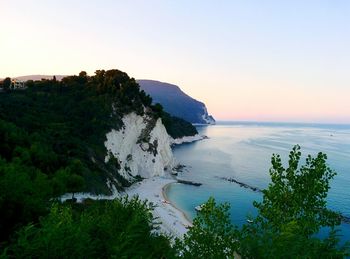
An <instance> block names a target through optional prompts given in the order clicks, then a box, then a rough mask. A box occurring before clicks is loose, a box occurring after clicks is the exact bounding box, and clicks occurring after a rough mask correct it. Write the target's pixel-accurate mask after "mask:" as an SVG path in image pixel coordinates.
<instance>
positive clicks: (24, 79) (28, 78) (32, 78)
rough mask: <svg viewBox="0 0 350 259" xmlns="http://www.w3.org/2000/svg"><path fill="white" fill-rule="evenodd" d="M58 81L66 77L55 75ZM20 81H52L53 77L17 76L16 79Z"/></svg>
mask: <svg viewBox="0 0 350 259" xmlns="http://www.w3.org/2000/svg"><path fill="white" fill-rule="evenodd" d="M55 76H56V79H57V80H61V79H62V78H63V77H66V75H55ZM14 78H16V79H18V80H22V81H27V80H34V81H35V80H41V79H52V78H53V75H29V76H17V77H14Z"/></svg>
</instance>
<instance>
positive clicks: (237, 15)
mask: <svg viewBox="0 0 350 259" xmlns="http://www.w3.org/2000/svg"><path fill="white" fill-rule="evenodd" d="M150 1H152V4H149V3H146V2H145V1H139V0H133V1H128V2H124V1H109V0H106V1H105V2H104V5H99V4H98V3H97V2H95V1H92V0H86V1H83V2H79V1H76V2H72V1H68V0H62V1H52V2H49V1H42V0H36V1H34V0H28V1H24V0H23V1H21V0H12V1H6V0H2V1H1V2H0V8H1V10H2V15H1V16H0V29H1V31H2V35H3V37H2V38H1V41H0V78H3V77H6V76H10V77H15V76H22V75H30V74H49V75H52V74H56V75H58V74H61V75H68V74H78V73H79V72H80V71H82V70H85V71H87V72H88V73H89V74H90V75H91V74H93V72H94V71H95V70H96V69H114V68H116V69H120V70H122V71H125V72H127V73H128V74H129V76H131V77H134V78H136V79H152V80H158V81H162V82H167V83H172V84H175V85H178V86H179V87H180V88H181V89H182V90H183V91H184V92H185V93H187V94H188V95H190V96H191V97H193V98H195V99H197V100H200V101H203V102H204V103H205V104H206V106H207V108H208V111H209V113H210V114H212V115H213V116H214V117H215V118H216V119H217V120H236V121H284V122H310V123H346V124H350V103H349V101H348V99H349V97H350V76H349V75H350V72H349V71H350V48H349V47H348V46H350V27H349V24H350V15H348V14H349V13H350V2H347V1H336V2H329V1H322V0H321V1H310V2H307V3H306V2H305V1H292V2H284V3H281V2H280V1H274V0H269V1H266V2H264V3H262V2H260V1H249V2H232V1H220V3H213V2H211V1H200V2H199V1H193V2H188V1H181V0H180V1H176V2H174V1H159V0H150ZM4 35H5V36H4Z"/></svg>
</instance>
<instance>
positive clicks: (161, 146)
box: [105, 113, 175, 180]
mask: <svg viewBox="0 0 350 259" xmlns="http://www.w3.org/2000/svg"><path fill="white" fill-rule="evenodd" d="M123 123H124V126H123V127H122V129H120V130H114V129H112V130H111V131H110V132H109V133H107V135H106V138H107V141H106V142H105V147H106V148H107V150H108V153H107V155H106V157H105V162H108V161H109V159H110V158H111V157H110V156H113V157H114V158H116V159H117V160H118V162H119V164H120V167H121V168H120V170H119V174H120V175H122V176H123V177H125V178H126V179H128V180H131V179H133V177H134V176H137V175H139V176H141V177H143V178H150V177H153V176H161V175H164V170H166V169H172V168H173V167H174V164H175V162H174V158H173V153H172V151H171V147H170V145H171V143H170V138H169V135H168V133H167V131H166V129H165V127H164V125H163V124H162V121H161V119H158V120H157V121H156V122H155V124H154V121H153V122H152V118H149V117H148V116H147V115H144V116H139V115H137V114H135V113H130V114H128V115H125V116H124V117H123ZM153 124H154V127H153V128H152V126H153ZM147 127H150V128H149V129H148V128H147ZM145 132H146V135H147V136H146V138H144V136H142V135H143V134H145Z"/></svg>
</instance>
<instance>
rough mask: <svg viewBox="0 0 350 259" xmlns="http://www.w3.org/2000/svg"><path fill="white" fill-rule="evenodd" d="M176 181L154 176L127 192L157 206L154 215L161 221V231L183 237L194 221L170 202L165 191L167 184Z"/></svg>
mask: <svg viewBox="0 0 350 259" xmlns="http://www.w3.org/2000/svg"><path fill="white" fill-rule="evenodd" d="M175 182H176V180H174V179H170V178H167V177H153V178H149V179H145V180H143V181H142V182H139V183H136V184H134V185H133V186H131V187H130V188H128V189H127V190H126V192H125V193H126V194H127V195H129V196H131V197H132V196H135V195H138V196H139V198H140V199H141V200H148V201H149V202H151V203H152V204H153V205H154V206H155V208H154V210H153V216H154V217H155V218H156V220H157V222H159V223H161V224H160V231H161V232H163V233H165V234H168V235H172V236H175V237H179V238H182V237H183V235H184V234H185V233H186V232H187V227H189V226H192V223H191V222H190V221H189V220H188V219H187V218H186V216H185V215H184V213H183V212H182V211H181V210H179V209H178V208H176V207H175V206H174V205H173V204H171V203H170V201H169V200H168V199H167V197H166V195H165V193H164V192H165V189H166V187H167V185H168V184H171V183H175Z"/></svg>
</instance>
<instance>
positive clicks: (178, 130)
mask: <svg viewBox="0 0 350 259" xmlns="http://www.w3.org/2000/svg"><path fill="white" fill-rule="evenodd" d="M161 118H162V122H163V124H164V126H165V128H166V130H167V132H168V134H169V135H170V136H171V137H172V138H174V139H175V138H182V137H184V136H194V135H196V134H198V131H197V129H196V128H195V127H194V126H193V125H192V124H191V123H189V122H187V121H185V120H183V119H181V118H178V117H174V116H171V115H170V114H169V113H166V112H164V111H163V112H162V115H161Z"/></svg>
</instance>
